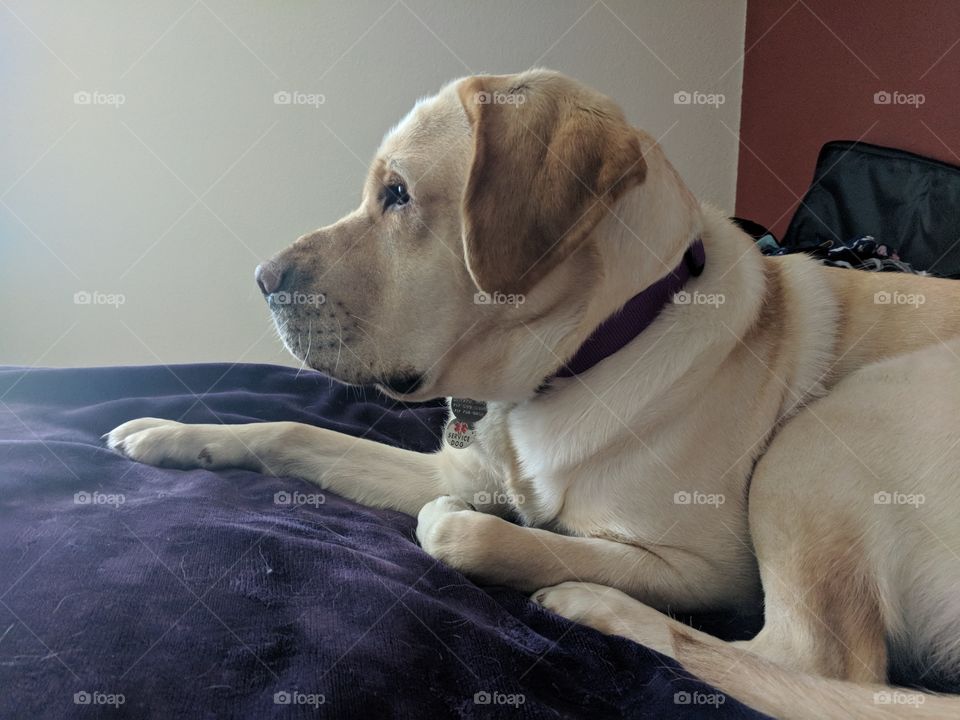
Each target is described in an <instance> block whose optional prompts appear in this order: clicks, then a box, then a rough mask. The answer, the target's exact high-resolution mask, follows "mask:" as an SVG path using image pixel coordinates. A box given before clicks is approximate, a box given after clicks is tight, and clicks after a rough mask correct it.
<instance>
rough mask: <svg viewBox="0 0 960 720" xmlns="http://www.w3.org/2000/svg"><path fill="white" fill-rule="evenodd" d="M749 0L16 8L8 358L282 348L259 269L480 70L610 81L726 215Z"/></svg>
mask: <svg viewBox="0 0 960 720" xmlns="http://www.w3.org/2000/svg"><path fill="white" fill-rule="evenodd" d="M745 5H746V0H726V1H723V2H717V1H716V0H658V1H656V2H641V1H639V0H634V1H632V2H631V1H630V0H602V1H601V2H596V3H592V2H590V1H588V0H582V1H575V0H569V1H568V0H556V1H554V0H541V1H540V2H517V1H516V0H503V1H500V0H472V1H469V2H468V1H461V0H457V1H453V0H398V1H397V2H393V3H391V2H389V1H382V2H375V1H373V0H369V1H359V0H350V2H337V3H333V2H309V3H308V2H293V1H289V2H270V1H269V0H245V1H240V2H238V1H237V0H197V2H194V1H193V0H165V1H164V2H155V1H152V0H149V1H147V0H136V1H133V0H123V1H121V0H114V1H113V2H109V1H108V0H93V1H92V2H83V3H80V2H75V0H5V2H4V4H3V6H0V17H2V21H0V58H2V61H0V62H2V67H3V72H2V74H0V108H3V110H2V113H3V114H2V118H3V133H2V138H0V200H2V203H0V328H2V334H0V363H17V364H28V365H29V364H39V365H94V364H122V363H156V362H163V363H174V362H195V361H247V362H252V361H266V362H289V359H288V357H287V356H286V355H285V354H284V353H283V351H282V349H281V348H280V346H279V343H278V342H277V341H276V340H275V337H274V334H273V331H272V330H271V329H270V325H269V324H268V316H267V311H266V307H265V304H264V303H263V301H262V300H261V298H260V295H259V293H258V291H257V289H256V287H255V285H254V282H253V268H254V266H255V265H256V263H257V262H258V260H260V259H264V258H266V257H269V256H270V255H271V254H273V253H274V252H275V251H277V250H279V249H280V248H281V247H283V246H284V245H286V244H287V243H289V242H290V241H292V240H293V239H294V238H295V237H297V236H298V235H300V234H301V233H303V232H304V231H306V230H309V229H312V228H315V227H318V226H320V225H324V224H327V223H329V222H331V221H332V220H334V219H336V218H337V217H338V216H340V215H341V214H343V213H345V212H347V211H348V210H350V209H351V208H352V207H353V206H354V205H355V204H356V202H357V201H358V198H359V192H360V183H361V180H362V178H363V176H364V173H365V170H366V163H367V161H368V160H369V159H370V157H371V156H372V154H373V152H374V150H375V148H376V146H377V144H378V142H379V141H380V138H381V137H382V135H383V133H384V132H385V131H386V130H387V129H388V128H389V127H390V126H391V125H392V124H393V123H394V122H396V121H397V120H398V119H399V118H400V117H401V116H402V115H403V114H404V113H405V112H406V110H407V109H409V107H410V106H411V105H412V103H413V101H414V100H415V99H416V98H417V97H419V96H422V95H425V94H429V93H431V92H433V91H435V90H436V89H437V88H438V87H440V85H442V84H443V83H444V82H445V81H447V80H449V79H451V78H454V77H458V76H460V75H464V74H469V73H470V72H480V71H486V72H510V71H515V70H518V69H522V68H525V67H528V66H530V65H542V66H547V67H552V68H556V69H558V70H562V71H564V72H567V73H570V74H572V75H574V76H576V77H579V78H580V79H582V80H584V81H586V82H587V83H589V84H591V85H594V86H596V87H597V88H599V89H601V90H602V91H604V92H606V93H608V94H609V95H611V96H613V97H614V98H616V99H618V100H619V101H620V102H621V103H622V104H623V106H624V107H625V109H626V111H627V114H628V116H629V117H630V118H631V119H632V120H633V121H634V122H635V123H636V124H638V125H641V126H643V127H644V128H645V129H647V130H648V131H650V132H651V133H653V135H654V136H658V137H659V136H661V135H662V136H664V137H663V144H664V146H665V147H666V149H667V151H668V153H669V154H670V156H671V157H672V159H673V161H674V163H675V164H676V165H677V167H678V168H679V170H680V171H681V173H682V174H683V176H684V177H685V178H686V180H687V182H688V183H689V184H690V185H691V187H692V188H693V189H694V191H695V192H696V193H698V194H699V195H700V196H701V197H703V198H706V199H711V200H713V201H714V202H716V203H717V204H719V205H720V206H722V207H724V208H725V209H727V210H730V211H732V209H733V203H734V190H735V185H736V163H737V140H736V137H735V133H736V132H737V130H738V128H739V115H740V82H741V66H740V63H739V62H738V61H739V58H740V56H741V54H742V52H743V37H744V17H745V11H746V10H745ZM727 68H730V70H729V72H726V74H723V73H724V71H726V70H727ZM721 74H723V75H722V77H721ZM282 91H288V92H290V91H296V92H300V93H305V94H315V95H322V96H323V103H322V104H320V103H318V104H316V105H310V104H302V105H294V104H290V105H284V104H276V103H275V102H274V94H275V93H277V92H282ZM678 91H701V92H709V93H723V94H724V95H725V102H724V103H723V105H721V106H719V107H716V108H715V107H710V106H708V105H682V104H681V105H678V104H675V103H674V94H675V93H676V92H678ZM84 92H86V93H91V94H90V95H79V96H77V97H76V99H75V93H84ZM94 93H95V94H94ZM86 100H90V103H89V104H84V101H86ZM121 100H122V104H119V102H120V101H121ZM318 100H319V98H318ZM84 292H87V293H93V292H96V293H100V294H101V295H97V296H95V297H92V298H91V303H90V304H83V303H82V302H77V301H75V295H76V294H77V293H84ZM110 295H114V296H118V297H114V298H111V297H110ZM121 296H122V300H123V303H122V304H117V302H118V301H119V299H120V297H121ZM79 297H80V298H81V300H82V299H83V298H84V297H85V296H83V295H80V296H79ZM111 301H115V302H114V304H110V302H111Z"/></svg>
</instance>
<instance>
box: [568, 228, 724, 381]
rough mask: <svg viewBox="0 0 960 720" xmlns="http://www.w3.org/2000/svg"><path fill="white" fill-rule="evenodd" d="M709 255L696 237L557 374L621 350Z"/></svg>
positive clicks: (585, 366)
mask: <svg viewBox="0 0 960 720" xmlns="http://www.w3.org/2000/svg"><path fill="white" fill-rule="evenodd" d="M705 264H706V256H705V253H704V249H703V240H701V239H700V238H697V239H696V240H694V242H693V243H692V244H691V245H690V247H688V248H687V251H686V252H685V253H684V254H683V260H681V261H680V264H679V265H677V266H676V267H675V268H673V269H672V270H671V271H670V272H668V273H667V274H666V275H664V276H663V277H662V278H660V279H659V280H657V281H656V282H655V283H653V284H652V285H650V286H649V287H647V288H645V289H643V290H641V291H640V292H638V293H637V294H636V295H634V296H633V297H632V298H630V299H629V300H628V301H627V302H626V303H625V304H624V306H623V307H622V308H620V309H619V310H617V311H616V312H615V313H614V314H613V315H611V316H610V317H608V318H607V319H606V320H604V321H603V322H602V323H600V325H599V326H597V328H596V329H595V330H594V331H593V333H591V335H590V337H588V338H587V339H586V341H585V342H584V343H583V344H582V345H581V346H580V348H579V349H578V350H577V351H576V352H575V353H574V355H573V357H571V358H570V359H569V360H567V361H566V362H565V363H564V364H563V365H562V366H561V367H560V369H559V370H558V371H557V372H556V373H555V375H554V377H573V376H574V375H579V374H580V373H584V372H586V371H587V370H589V369H590V368H592V367H593V366H594V365H596V364H597V363H599V362H602V361H603V360H605V359H606V358H608V357H610V356H611V355H613V354H614V353H615V352H617V351H618V350H621V349H622V348H623V347H624V346H625V345H627V344H628V343H629V342H630V341H631V340H633V339H634V338H636V337H637V336H638V335H639V334H640V333H642V332H643V331H644V330H646V329H647V328H648V327H650V325H651V324H652V323H653V321H654V320H656V319H657V316H658V315H660V312H661V311H662V310H663V308H664V307H666V305H667V304H668V303H670V302H672V301H673V298H674V296H675V295H676V294H677V293H678V292H679V291H680V290H681V289H682V288H683V286H684V285H686V283H687V280H689V279H690V278H691V277H698V276H699V275H700V273H702V272H703V268H704V265H705Z"/></svg>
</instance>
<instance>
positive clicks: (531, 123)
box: [257, 70, 679, 400]
mask: <svg viewBox="0 0 960 720" xmlns="http://www.w3.org/2000/svg"><path fill="white" fill-rule="evenodd" d="M654 147H655V143H653V142H651V141H650V139H649V137H648V136H646V135H644V134H643V133H641V132H639V131H637V130H635V129H634V128H632V127H631V126H630V125H629V124H628V123H627V121H626V120H625V118H624V116H623V114H622V112H621V111H620V110H619V108H618V107H617V106H616V105H615V104H614V103H613V102H612V101H611V100H609V99H608V98H606V97H605V96H603V95H601V94H599V93H597V92H594V91H592V90H590V89H588V88H586V87H584V86H582V85H580V84H578V83H576V82H575V81H573V80H571V79H569V78H566V77H564V76H562V75H559V74H557V73H553V72H548V71H543V70H534V71H529V72H525V73H521V74H519V75H511V76H475V77H469V78H465V79H461V80H458V81H455V82H453V83H451V84H450V85H448V86H446V87H445V88H444V89H442V90H441V91H440V93H438V94H437V95H436V96H434V97H432V98H429V99H427V100H423V101H421V102H419V103H418V104H417V105H416V106H415V107H414V108H413V110H412V111H411V112H410V113H409V114H408V115H407V117H406V118H404V119H403V120H402V121H401V122H400V123H399V124H398V125H397V126H396V128H394V129H393V130H392V131H391V132H389V133H388V134H387V136H386V137H385V139H384V141H383V143H382V145H381V147H380V149H379V150H378V152H377V155H376V157H375V159H374V161H373V164H372V166H371V168H370V172H369V175H368V177H367V180H366V183H365V185H364V188H363V194H362V200H361V203H360V207H359V208H357V209H356V210H355V211H353V212H352V213H350V214H349V215H347V216H346V217H344V218H342V219H341V220H339V221H337V222H336V223H334V224H332V225H328V226H326V227H323V228H320V229H319V230H316V231H314V232H312V233H309V234H307V235H304V236H303V237H301V238H299V239H298V240H297V241H296V242H295V243H293V245H292V246H290V247H289V248H287V249H286V250H284V251H283V252H281V253H279V254H278V255H277V256H275V257H274V258H273V259H271V260H270V261H268V262H267V263H264V264H263V265H261V266H260V267H258V268H257V281H258V284H259V285H260V288H261V290H262V291H263V293H264V295H265V296H266V298H267V302H268V304H269V306H270V309H271V311H272V313H273V319H274V322H275V323H276V325H277V328H278V330H279V332H280V335H281V337H282V339H283V341H284V343H285V345H286V347H287V348H288V350H290V352H291V353H293V354H294V355H295V356H296V357H297V358H298V359H301V360H303V361H304V362H305V363H307V364H308V365H309V366H310V367H313V368H315V369H317V370H320V371H322V372H324V373H327V374H329V375H331V376H333V377H335V378H337V379H339V380H342V381H344V382H347V383H353V384H377V385H378V386H379V387H380V388H381V389H383V390H384V391H386V392H387V393H388V394H391V395H393V396H395V397H403V398H405V399H410V400H422V399H428V398H432V397H439V396H445V395H456V396H463V397H473V398H477V399H486V400H507V399H510V400H516V399H519V398H521V397H524V396H529V394H530V393H531V392H532V391H533V390H534V389H535V388H536V387H537V386H538V385H539V384H540V383H541V382H542V380H543V379H544V378H545V377H546V376H548V375H549V374H550V373H551V372H552V371H553V370H555V369H556V368H558V367H559V366H560V365H562V363H563V362H564V360H566V359H567V358H568V357H569V355H570V354H571V353H572V352H573V351H574V350H576V348H577V347H578V346H579V344H580V342H582V340H583V339H584V338H585V337H586V336H587V335H588V334H589V332H590V331H591V330H592V327H593V326H594V325H595V324H596V322H597V321H598V320H599V319H602V313H604V312H610V311H612V310H614V309H616V307H617V303H622V302H623V301H624V300H625V299H626V298H627V297H629V296H630V295H631V294H633V293H635V292H637V291H638V290H640V289H642V286H641V287H636V286H633V287H631V288H625V289H623V290H622V291H619V290H618V291H616V292H613V293H612V294H611V291H610V288H609V285H610V283H611V278H610V275H611V273H613V274H615V273H616V270H611V261H610V255H611V253H615V247H614V245H616V241H615V240H613V239H611V240H610V245H611V246H610V247H605V246H604V245H603V243H601V242H600V241H599V237H600V236H602V235H603V236H606V235H609V234H610V233H605V232H603V231H602V226H608V227H610V228H613V227H614V226H615V225H616V223H617V222H620V223H623V220H621V219H620V218H619V216H617V217H615V218H612V219H611V216H612V215H613V214H614V209H615V207H618V206H619V203H620V201H621V199H622V198H624V197H625V196H626V195H629V194H630V193H631V191H633V190H635V189H638V188H639V187H640V186H642V185H643V184H644V183H645V179H646V181H647V182H649V178H648V176H649V175H650V169H649V158H648V157H647V156H648V154H649V153H650V152H651V151H652V150H653V149H654ZM657 152H658V151H657ZM658 157H659V155H658ZM661 174H663V173H661ZM675 182H676V183H679V180H678V179H676V180H675ZM613 234H616V233H613ZM621 234H622V233H621ZM671 241H672V240H671ZM634 244H636V243H634ZM678 247H679V245H678ZM615 264H616V263H615V262H614V265H615ZM667 269H669V268H667ZM664 272H665V270H664V269H663V268H660V267H655V268H654V270H653V274H652V275H651V277H650V280H651V281H652V279H655V276H656V275H659V274H663V273H664ZM640 275H642V273H641V274H640ZM639 277H640V276H638V278H639ZM618 293H619V295H621V297H615V296H616V295H617V294H618ZM624 293H626V294H625V295H624ZM608 296H610V297H608ZM598 298H602V301H599V300H598ZM601 306H608V307H601Z"/></svg>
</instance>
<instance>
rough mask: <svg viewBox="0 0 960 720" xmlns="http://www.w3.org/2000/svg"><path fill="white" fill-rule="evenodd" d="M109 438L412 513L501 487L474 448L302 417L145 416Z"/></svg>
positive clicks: (176, 463)
mask: <svg viewBox="0 0 960 720" xmlns="http://www.w3.org/2000/svg"><path fill="white" fill-rule="evenodd" d="M107 445H108V446H109V447H111V448H113V449H115V450H117V451H119V452H121V453H123V454H124V455H126V456H127V457H129V458H131V459H133V460H137V461H139V462H143V463H147V464H149V465H158V466H161V467H175V468H182V469H190V468H207V469H221V468H236V467H239V468H247V469H250V470H255V471H257V472H263V473H266V474H268V475H278V476H284V475H288V476H292V477H299V478H303V479H304V480H309V481H310V482H314V483H316V484H317V485H319V486H320V487H322V488H325V489H328V490H330V491H331V492H335V493H336V494H338V495H342V496H343V497H347V498H350V499H351V500H355V501H356V502H359V503H362V504H364V505H368V506H371V507H382V508H390V509H393V510H399V511H401V512H405V513H407V514H409V515H416V514H417V512H418V511H419V510H420V508H421V507H423V506H424V505H425V504H426V503H428V502H429V501H430V500H432V499H434V498H436V497H437V496H438V495H445V494H452V495H456V496H458V497H463V498H465V499H466V500H468V501H470V502H472V498H473V497H474V496H475V495H476V494H477V493H479V492H480V491H484V490H485V491H487V493H488V494H489V493H490V492H491V491H493V490H495V489H496V486H495V483H496V478H495V476H494V475H493V474H492V473H491V471H490V470H489V469H486V468H485V467H484V465H483V463H482V462H480V461H479V459H477V458H475V457H474V453H469V455H465V456H464V458H463V459H458V462H457V463H456V464H454V463H451V462H448V461H447V458H446V453H444V452H440V453H429V454H428V453H417V452H412V451H409V450H401V449H399V448H394V447H390V446H388V445H383V444H381V443H378V442H374V441H372V440H366V439H363V438H355V437H351V436H349V435H344V434H342V433H337V432H334V431H332V430H325V429H323V428H318V427H313V426H311V425H304V424H302V423H293V422H270V423H250V424H240V425H188V424H184V423H179V422H174V421H173V420H161V419H157V418H140V419H139V420H131V421H130V422H127V423H124V424H123V425H121V426H119V427H117V428H116V429H114V430H113V431H111V432H110V433H108V435H107ZM471 459H472V460H473V462H470V460H471Z"/></svg>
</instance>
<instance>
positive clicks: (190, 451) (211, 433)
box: [104, 418, 245, 469]
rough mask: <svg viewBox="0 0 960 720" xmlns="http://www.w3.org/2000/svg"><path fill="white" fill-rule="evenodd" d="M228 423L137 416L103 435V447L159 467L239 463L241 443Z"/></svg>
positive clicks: (228, 465)
mask: <svg viewBox="0 0 960 720" xmlns="http://www.w3.org/2000/svg"><path fill="white" fill-rule="evenodd" d="M230 432H231V430H230V427H229V426H228V425H223V426H209V425H186V424H184V423H180V422H176V421H175V420H162V419H160V418H139V419H137V420H131V421H129V422H125V423H124V424H123V425H120V426H119V427H116V428H114V429H113V430H111V431H110V432H109V433H107V434H106V435H105V436H104V439H105V440H106V442H107V447H109V448H111V449H112V450H116V451H117V452H119V453H121V454H123V455H125V456H127V457H128V458H130V459H131V460H136V461H137V462H142V463H146V464H147V465H156V466H159V467H173V468H181V469H189V468H198V467H202V468H214V467H235V466H237V465H240V464H242V460H243V456H244V454H245V453H244V452H243V447H242V443H240V441H239V439H238V438H236V437H231V436H230Z"/></svg>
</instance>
